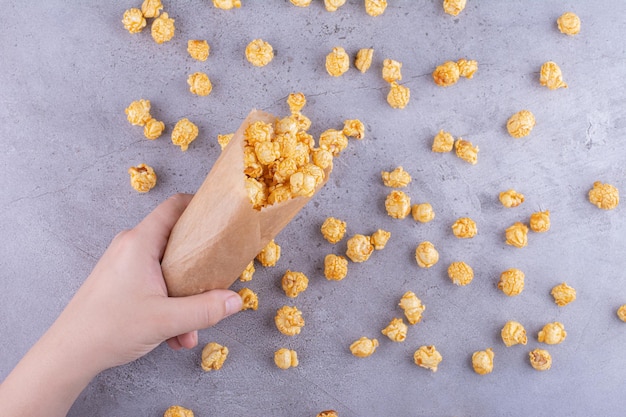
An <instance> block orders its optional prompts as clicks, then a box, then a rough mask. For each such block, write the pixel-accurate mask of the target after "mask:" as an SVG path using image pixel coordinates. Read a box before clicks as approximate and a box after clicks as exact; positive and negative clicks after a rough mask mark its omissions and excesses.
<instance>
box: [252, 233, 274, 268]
mask: <svg viewBox="0 0 626 417" xmlns="http://www.w3.org/2000/svg"><path fill="white" fill-rule="evenodd" d="M256 259H257V261H259V262H261V265H263V266H265V267H268V266H276V263H277V262H278V260H279V259H280V246H279V245H278V244H277V243H276V242H274V239H272V240H271V241H270V242H269V243H268V244H267V245H266V246H265V247H264V248H263V250H262V251H261V252H259V254H258V255H257V256H256Z"/></svg>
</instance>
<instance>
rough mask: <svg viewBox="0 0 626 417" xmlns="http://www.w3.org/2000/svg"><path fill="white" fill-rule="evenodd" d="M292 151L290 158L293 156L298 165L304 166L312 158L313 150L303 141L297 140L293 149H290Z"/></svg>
mask: <svg viewBox="0 0 626 417" xmlns="http://www.w3.org/2000/svg"><path fill="white" fill-rule="evenodd" d="M290 153H291V154H290V158H293V159H294V160H295V161H296V165H298V167H303V166H305V165H307V164H308V163H309V161H310V159H311V158H310V156H311V151H310V149H309V145H307V144H305V143H302V142H298V141H296V144H295V146H294V147H293V149H292V150H290ZM281 155H282V154H281ZM313 165H315V164H313ZM318 168H319V167H318Z"/></svg>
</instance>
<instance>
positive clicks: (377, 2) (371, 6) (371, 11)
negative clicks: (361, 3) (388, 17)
mask: <svg viewBox="0 0 626 417" xmlns="http://www.w3.org/2000/svg"><path fill="white" fill-rule="evenodd" d="M386 8H387V0H365V12H366V13H367V14H368V15H370V16H373V17H376V16H380V15H381V14H383V13H385V9H386Z"/></svg>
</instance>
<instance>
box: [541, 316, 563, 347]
mask: <svg viewBox="0 0 626 417" xmlns="http://www.w3.org/2000/svg"><path fill="white" fill-rule="evenodd" d="M565 337H567V332H566V331H565V326H563V323H560V322H558V321H555V322H554V323H548V324H546V325H545V326H543V329H541V330H540V331H539V334H538V335H537V340H538V341H539V342H541V343H546V344H548V345H558V344H559V343H561V342H562V341H564V340H565Z"/></svg>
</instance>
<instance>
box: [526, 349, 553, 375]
mask: <svg viewBox="0 0 626 417" xmlns="http://www.w3.org/2000/svg"><path fill="white" fill-rule="evenodd" d="M528 356H529V357H530V365H531V366H532V367H533V368H535V369H536V370H538V371H547V370H548V369H550V367H551V366H552V356H550V352H548V351H547V350H544V349H535V350H533V351H532V352H530V354H529V355H528Z"/></svg>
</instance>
